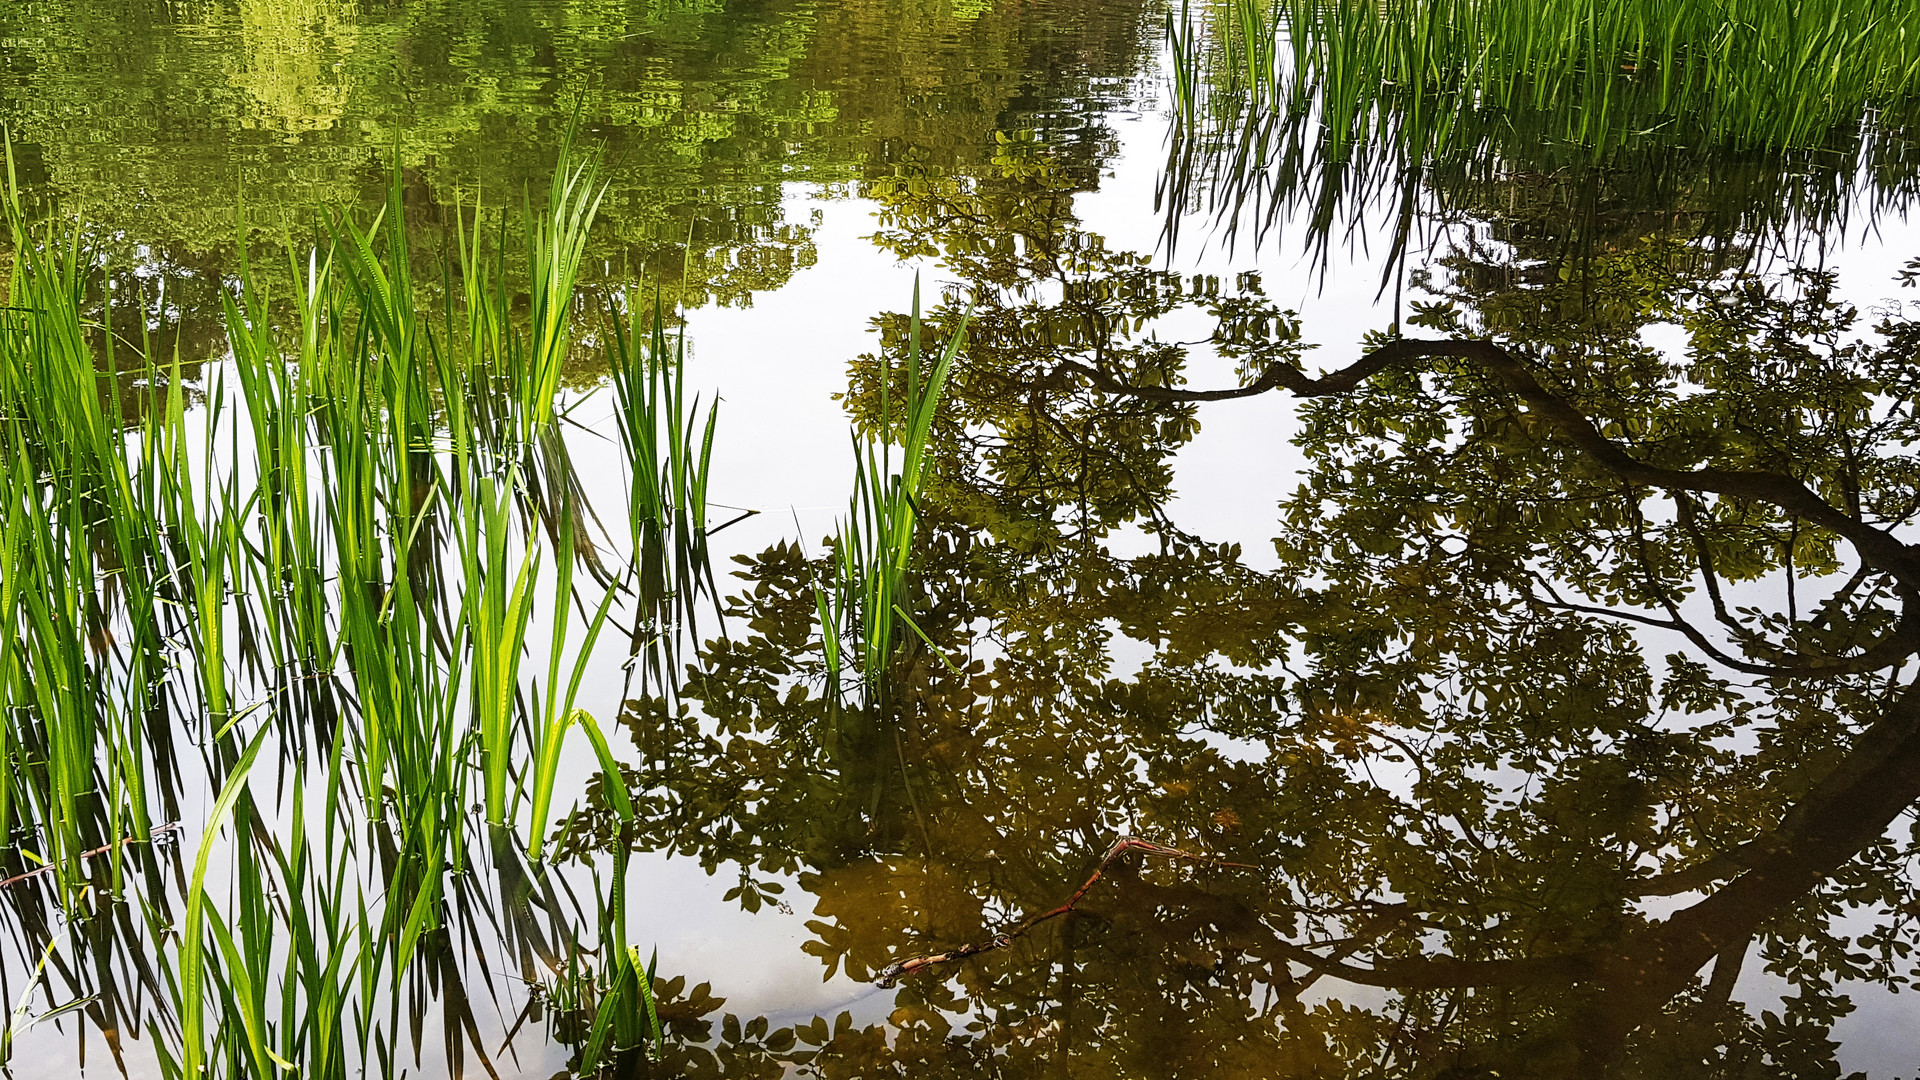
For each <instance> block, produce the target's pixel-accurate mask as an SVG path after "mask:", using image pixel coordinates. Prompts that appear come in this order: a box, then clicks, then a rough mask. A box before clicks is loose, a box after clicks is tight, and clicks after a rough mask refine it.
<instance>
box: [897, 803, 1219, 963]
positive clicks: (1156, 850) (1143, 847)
mask: <svg viewBox="0 0 1920 1080" xmlns="http://www.w3.org/2000/svg"><path fill="white" fill-rule="evenodd" d="M1129 851H1138V852H1140V853H1142V854H1145V855H1159V856H1162V857H1163V858H1169V859H1187V860H1190V861H1192V862H1201V863H1206V864H1208V865H1210V866H1224V867H1231V868H1233V869H1235V870H1251V869H1253V867H1251V866H1249V865H1247V864H1246V863H1236V862H1226V861H1224V860H1221V859H1216V858H1214V857H1212V856H1211V855H1194V854H1191V853H1189V852H1185V851H1181V850H1180V849H1178V848H1170V847H1163V846H1162V845H1160V844H1156V843H1154V842H1153V841H1151V840H1142V839H1140V838H1139V837H1137V836H1123V837H1121V838H1120V839H1119V840H1117V841H1115V842H1114V845H1113V846H1112V847H1110V848H1108V849H1107V853H1106V855H1105V856H1103V857H1102V858H1101V859H1100V865H1099V866H1096V867H1094V869H1093V875H1092V876H1091V877H1089V878H1087V880H1086V882H1085V883H1083V884H1082V885H1081V886H1080V887H1079V888H1078V889H1075V890H1074V892H1073V895H1072V896H1069V897H1067V902H1066V903H1064V904H1061V905H1060V906H1059V907H1057V908H1054V909H1052V910H1051V911H1043V912H1041V913H1040V914H1038V915H1032V916H1029V917H1027V918H1025V919H1023V920H1021V921H1020V923H1019V924H1018V925H1016V926H1014V927H1013V929H1011V930H1006V931H1003V932H1001V933H999V934H995V935H994V936H993V937H991V938H988V939H987V940H985V941H980V942H975V943H973V944H970V945H962V946H960V947H959V948H957V949H949V950H947V951H946V952H940V953H929V954H927V955H924V956H914V957H909V958H908V959H905V960H901V961H898V962H896V963H892V964H889V965H887V966H886V967H885V968H883V969H882V970H881V972H880V974H879V975H878V976H876V977H875V978H874V980H873V982H874V985H875V986H879V987H889V986H892V985H893V984H894V983H897V982H899V981H900V980H901V979H902V978H904V977H906V976H908V975H912V974H914V973H915V972H920V971H925V970H926V969H928V968H930V967H935V966H937V965H940V964H947V963H952V962H954V961H956V960H965V959H967V958H968V957H970V956H978V955H980V954H981V953H985V952H992V951H994V950H995V949H1004V948H1006V947H1007V946H1008V945H1011V944H1013V943H1014V941H1015V940H1017V939H1018V938H1020V937H1021V936H1022V935H1023V934H1025V933H1026V932H1027V931H1029V930H1031V929H1033V928H1034V927H1036V926H1038V925H1040V924H1041V923H1043V922H1046V921H1048V920H1049V919H1056V918H1059V917H1060V916H1062V915H1065V914H1068V913H1069V912H1071V911H1073V909H1074V908H1075V907H1076V906H1077V905H1078V904H1079V903H1080V901H1081V900H1082V899H1084V898H1085V897H1086V895H1087V893H1088V892H1089V891H1091V890H1092V889H1093V887H1094V885H1095V884H1096V883H1097V882H1099V880H1100V878H1101V876H1102V875H1104V874H1105V873H1106V872H1107V867H1109V866H1111V865H1113V861H1114V860H1115V859H1118V858H1119V857H1120V856H1122V855H1125V854H1126V853H1127V852H1129Z"/></svg>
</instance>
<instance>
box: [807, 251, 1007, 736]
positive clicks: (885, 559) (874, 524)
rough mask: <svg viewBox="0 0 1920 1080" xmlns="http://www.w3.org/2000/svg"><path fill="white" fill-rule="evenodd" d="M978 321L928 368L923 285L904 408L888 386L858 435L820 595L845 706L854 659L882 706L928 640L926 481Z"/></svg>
mask: <svg viewBox="0 0 1920 1080" xmlns="http://www.w3.org/2000/svg"><path fill="white" fill-rule="evenodd" d="M969 318H970V314H969V315H963V316H962V317H961V318H960V321H959V325H958V326H957V327H955V329H954V332H953V334H952V336H951V337H949V338H948V339H947V343H946V345H945V346H944V347H942V348H941V350H940V352H939V354H938V356H936V357H935V358H934V360H933V363H932V365H931V366H926V365H924V363H923V360H922V356H921V342H920V282H919V280H918V279H917V278H916V279H915V281H914V285H913V309H912V314H911V315H910V317H909V320H910V321H909V323H908V329H907V335H908V344H907V358H906V370H905V372H904V375H905V376H906V385H905V386H904V387H902V391H903V392H902V393H901V395H900V401H899V403H898V405H897V406H896V404H895V402H894V399H893V396H892V391H891V387H890V383H886V384H883V385H882V388H881V395H880V415H879V418H878V420H877V422H876V424H875V426H874V430H873V433H872V434H870V435H868V436H867V437H865V438H862V437H861V436H860V435H859V434H858V433H856V434H855V435H854V439H853V453H854V486H853V497H852V498H851V499H850V500H849V503H848V508H847V516H846V517H845V518H843V519H841V523H840V529H839V532H838V534H837V535H836V536H835V538H834V542H833V547H834V552H833V570H834V574H833V577H832V579H831V580H829V581H826V582H823V583H821V584H820V585H819V586H818V587H817V588H816V590H815V606H816V608H817V610H818V612H819V618H820V631H821V636H822V640H823V642H824V648H825V658H826V664H827V673H828V679H829V682H830V684H831V687H832V690H831V692H832V696H833V697H835V698H836V699H838V698H839V697H840V695H841V691H842V685H841V678H842V673H843V672H844V671H845V670H846V668H847V667H848V658H849V657H851V659H852V660H853V662H854V663H855V664H857V665H858V670H859V675H860V685H861V689H862V692H863V694H864V695H865V700H866V702H867V703H868V704H869V705H877V704H879V703H880V702H881V701H882V700H883V699H884V698H885V695H886V687H887V671H888V668H889V666H890V665H892V664H893V663H894V662H895V660H896V659H897V653H898V651H899V649H900V648H901V647H902V646H904V645H908V644H910V643H912V642H914V641H925V639H926V634H925V633H924V632H922V631H921V629H920V627H919V626H918V625H917V624H915V622H914V621H913V613H912V605H913V577H912V569H913V567H912V562H913V550H914V539H915V537H916V535H917V530H918V526H919V522H920V518H921V510H920V500H921V496H922V493H923V491H924V490H925V487H926V480H927V440H928V436H929V435H930V434H931V433H932V430H933V420H934V416H935V414H936V413H937V412H938V410H939V408H940V399H941V394H942V392H943V391H944V390H945V388H946V383H947V377H948V375H949V374H950V372H951V371H952V368H953V362H954V358H955V357H957V356H958V355H959V354H960V350H961V349H962V348H964V347H965V345H966V337H967V322H968V319H969ZM923 367H924V371H923ZM896 410H897V411H896ZM896 428H897V429H898V430H896ZM896 452H897V453H898V455H899V458H898V465H897V467H896V464H895V454H896ZM909 634H911V636H908V635H909ZM849 645H850V647H849Z"/></svg>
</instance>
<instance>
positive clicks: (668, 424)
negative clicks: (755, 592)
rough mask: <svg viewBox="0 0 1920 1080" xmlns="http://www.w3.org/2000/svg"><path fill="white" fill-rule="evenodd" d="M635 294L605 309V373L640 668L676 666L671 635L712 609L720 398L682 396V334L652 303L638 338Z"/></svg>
mask: <svg viewBox="0 0 1920 1080" xmlns="http://www.w3.org/2000/svg"><path fill="white" fill-rule="evenodd" d="M633 306H634V301H633V296H632V294H628V295H627V296H626V297H625V298H624V303H623V304H622V305H621V307H622V308H624V309H625V313H626V316H625V317H623V313H622V311H621V310H620V309H618V308H616V309H614V310H612V311H610V312H609V314H608V319H607V322H608V331H609V332H608V334H607V335H606V358H607V366H608V369H609V370H610V371H611V373H612V383H613V392H614V405H615V411H614V417H615V420H616V422H617V424H618V426H619V431H620V443H621V446H622V448H623V449H624V450H625V451H626V457H627V461H628V463H629V465H630V473H631V479H630V481H629V487H628V506H627V524H628V526H629V527H630V530H631V540H632V544H633V549H632V550H633V560H632V565H633V568H634V581H635V588H636V590H637V594H638V599H637V608H638V618H637V619H636V622H635V626H634V631H633V648H634V649H635V651H636V652H637V653H639V654H640V655H641V656H642V658H643V659H644V661H645V664H646V666H645V670H646V671H648V672H652V673H654V674H655V675H656V676H658V675H659V674H661V673H667V674H668V677H669V681H670V673H671V672H672V671H673V668H674V656H675V649H674V646H675V643H676V641H677V640H678V638H679V637H680V636H681V635H682V634H683V633H684V634H687V635H692V634H695V633H696V632H697V631H696V628H697V625H698V613H699V607H700V601H701V599H702V598H703V597H704V598H706V599H708V600H710V601H712V602H713V604H714V605H715V608H714V610H715V614H716V616H717V615H718V612H719V606H718V605H719V588H718V586H717V585H716V583H715V582H714V579H713V573H712V560H711V557H710V555H709V552H708V547H707V537H708V535H709V534H710V532H711V531H712V530H710V529H709V527H708V524H707V480H708V477H709V475H710V474H711V464H712V460H713V437H714V431H715V427H716V425H717V424H718V422H719V415H720V408H719V404H718V403H717V402H715V403H713V404H710V405H708V406H707V407H706V409H705V410H704V412H703V410H702V409H701V407H700V399H699V397H698V395H695V396H693V397H692V398H689V397H688V395H687V385H686V380H687V363H686V335H685V334H681V335H679V336H678V337H675V338H674V339H672V341H671V342H670V341H669V339H668V336H667V331H666V323H665V319H664V317H663V316H662V314H661V311H660V308H659V305H658V304H657V303H656V304H655V306H654V311H653V322H652V327H651V333H650V334H649V335H648V338H647V340H646V342H645V343H644V345H643V344H642V342H641V341H640V340H639V337H638V335H637V334H636V333H635V331H634V328H633V326H632V323H631V313H632V311H633Z"/></svg>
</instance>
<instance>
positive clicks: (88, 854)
mask: <svg viewBox="0 0 1920 1080" xmlns="http://www.w3.org/2000/svg"><path fill="white" fill-rule="evenodd" d="M179 827H180V823H179V822H177V821H170V822H168V823H166V824H165V825H162V826H160V827H159V828H157V829H154V830H152V831H151V832H149V833H147V838H148V839H149V840H151V839H152V838H154V837H156V836H159V835H160V834H161V833H170V832H172V831H174V830H175V829H178V828H179ZM139 839H140V838H139V837H137V836H123V837H121V838H120V839H118V840H115V841H114V842H113V843H111V844H104V845H102V846H100V847H97V848H94V849H93V850H92V851H83V852H81V853H80V854H79V855H77V856H75V858H74V860H73V861H74V862H86V861H87V860H88V859H91V858H93V857H94V856H95V855H105V854H106V853H107V852H109V851H112V850H113V849H114V848H117V847H122V846H124V845H127V844H131V843H134V842H135V841H137V840H139ZM54 865H55V864H53V863H48V864H46V865H45V866H37V867H35V868H33V869H32V870H29V871H27V872H26V873H24V874H15V875H13V876H12V877H10V878H7V879H6V880H5V881H0V889H4V888H6V887H7V886H9V885H18V884H20V883H21V882H23V881H28V880H31V879H33V878H37V877H39V876H40V875H42V874H51V873H53V870H54Z"/></svg>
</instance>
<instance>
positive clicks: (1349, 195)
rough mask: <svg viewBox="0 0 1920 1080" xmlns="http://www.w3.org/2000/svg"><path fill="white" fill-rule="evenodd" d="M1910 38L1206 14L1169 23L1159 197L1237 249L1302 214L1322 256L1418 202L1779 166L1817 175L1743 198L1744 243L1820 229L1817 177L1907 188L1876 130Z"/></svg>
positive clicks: (1835, 6) (1797, 10) (1285, 9)
mask: <svg viewBox="0 0 1920 1080" xmlns="http://www.w3.org/2000/svg"><path fill="white" fill-rule="evenodd" d="M1916 42H1920V7H1916V6H1915V5H1913V4H1911V3H1909V2H1907V0H1625V2H1617V3H1616V2H1603V0H1217V2H1215V3H1211V4H1208V5H1206V6H1205V7H1204V9H1202V10H1200V11H1198V12H1195V13H1193V15H1192V17H1191V18H1189V17H1188V12H1187V11H1186V10H1185V9H1183V11H1182V17H1180V18H1178V19H1171V20H1169V23H1168V43H1169V66H1170V75H1171V82H1172V84H1173V101H1174V117H1175V136H1176V137H1175V139H1174V142H1173V145H1172V147H1171V151H1170V156H1169V161H1168V169H1167V174H1166V177H1165V179H1164V180H1163V186H1162V192H1161V194H1162V201H1163V205H1164V206H1165V207H1166V208H1167V209H1168V212H1169V215H1170V217H1169V228H1170V229H1174V228H1176V227H1177V217H1178V215H1179V214H1180V213H1183V212H1186V211H1189V210H1192V209H1195V208H1198V207H1199V206H1201V205H1205V206H1207V207H1209V208H1210V209H1212V211H1213V212H1214V213H1216V214H1218V215H1220V216H1221V217H1222V219H1223V220H1224V221H1225V222H1226V224H1227V228H1228V234H1229V236H1230V237H1231V236H1232V235H1233V231H1234V229H1235V228H1236V227H1237V225H1238V223H1239V221H1240V220H1241V218H1242V217H1243V216H1245V215H1246V214H1247V211H1249V210H1250V209H1251V210H1257V211H1259V213H1256V214H1255V215H1254V217H1255V219H1256V224H1258V225H1259V226H1260V227H1261V228H1262V229H1263V230H1264V228H1265V227H1266V225H1268V224H1270V223H1271V222H1272V220H1273V217H1274V215H1275V214H1277V213H1278V212H1280V211H1284V210H1287V209H1290V208H1305V209H1307V211H1308V214H1309V218H1310V225H1311V228H1310V233H1311V239H1312V241H1313V242H1314V243H1315V244H1317V245H1320V246H1322V247H1324V245H1325V243H1326V242H1327V240H1328V238H1329V237H1330V236H1331V235H1333V234H1334V233H1335V232H1336V231H1337V226H1338V218H1339V216H1340V214H1341V212H1342V210H1343V208H1345V209H1347V210H1349V211H1352V212H1357V211H1358V209H1359V208H1361V207H1365V206H1366V205H1368V204H1369V203H1370V202H1372V201H1374V200H1378V199H1382V198H1385V199H1387V200H1388V201H1389V203H1390V205H1389V212H1392V213H1395V214H1397V215H1398V216H1399V217H1401V218H1402V219H1403V221H1404V219H1406V218H1407V217H1408V216H1409V215H1410V214H1411V212H1412V210H1413V207H1414V205H1415V204H1416V202H1417V201H1418V200H1419V199H1421V198H1422V197H1423V194H1422V192H1423V188H1430V187H1434V186H1443V187H1448V188H1454V187H1459V186H1465V185H1471V184H1473V183H1477V182H1478V183H1484V182H1485V181H1486V180H1487V179H1488V178H1491V177H1496V176H1499V175H1502V174H1506V173H1513V172H1520V173H1537V174H1542V175H1548V174H1557V172H1558V171H1559V170H1562V169H1568V168H1572V169H1583V168H1588V167H1593V166H1600V167H1607V168H1612V169H1615V170H1616V171H1618V172H1620V173H1622V174H1623V175H1625V176H1628V177H1630V176H1631V175H1632V174H1635V173H1640V172H1647V171H1648V170H1647V169H1646V168H1644V167H1643V166H1642V165H1641V164H1639V163H1640V162H1641V159H1642V157H1645V158H1646V160H1647V161H1649V162H1654V161H1658V162H1660V163H1663V166H1664V167H1663V168H1660V169H1655V170H1652V171H1653V172H1655V173H1658V174H1665V173H1667V172H1671V171H1672V168H1673V167H1674V163H1680V164H1682V165H1684V166H1685V167H1689V168H1698V169H1700V170H1702V171H1703V172H1706V173H1708V174H1716V173H1726V172H1728V171H1731V170H1737V169H1738V168H1739V167H1740V166H1741V164H1742V163H1743V162H1745V161H1747V160H1748V159H1749V158H1751V157H1752V156H1753V155H1755V154H1771V155H1788V156H1792V157H1793V158H1794V160H1799V159H1800V158H1802V157H1804V158H1807V159H1808V160H1807V164H1806V167H1803V168H1799V169H1793V168H1789V169H1785V170H1776V172H1780V173H1781V174H1782V175H1780V176H1778V177H1776V178H1775V180H1774V182H1773V184H1772V185H1771V188H1770V189H1757V190H1754V191H1751V192H1746V193H1744V195H1743V197H1744V198H1745V199H1746V202H1745V203H1744V204H1743V205H1742V206H1741V207H1740V208H1739V213H1740V214H1741V215H1742V217H1743V218H1744V219H1745V220H1743V222H1742V225H1741V228H1743V229H1744V230H1745V231H1746V232H1748V233H1753V232H1757V231H1762V230H1763V229H1764V227H1765V226H1766V225H1767V224H1768V223H1778V222H1782V221H1784V220H1786V219H1787V218H1789V217H1791V216H1793V215H1795V214H1798V215H1799V216H1800V217H1802V218H1804V219H1806V220H1809V221H1810V222H1811V223H1812V224H1814V225H1815V226H1819V225H1821V224H1823V223H1824V222H1826V221H1827V220H1830V219H1831V218H1832V217H1833V216H1834V215H1835V214H1837V213H1838V212H1839V203H1840V202H1842V201H1844V200H1840V199H1838V198H1837V197H1836V195H1835V194H1834V193H1833V192H1830V191H1824V190H1822V189H1821V188H1819V187H1818V186H1817V185H1811V184H1810V183H1808V182H1806V181H1805V178H1804V177H1802V174H1804V173H1807V172H1808V169H1809V168H1812V169H1813V171H1814V172H1819V171H1821V170H1826V171H1833V170H1839V171H1841V172H1843V173H1844V174H1845V177H1844V179H1843V180H1842V181H1841V182H1840V183H1839V185H1838V187H1839V189H1840V191H1841V192H1842V193H1844V192H1845V191H1847V190H1850V188H1851V187H1852V183H1853V177H1854V174H1855V170H1856V169H1857V168H1858V166H1859V164H1860V163H1862V161H1864V162H1865V163H1867V164H1869V165H1871V166H1872V171H1874V172H1877V173H1885V174H1888V175H1908V174H1910V171H1911V170H1910V168H1908V167H1907V166H1906V165H1904V164H1903V163H1902V162H1901V161H1898V160H1895V158H1897V156H1898V155H1897V153H1896V151H1895V150H1894V149H1893V148H1892V146H1891V144H1890V143H1889V141H1888V140H1887V139H1886V138H1884V137H1883V134H1882V133H1884V132H1886V131H1888V130H1892V129H1894V128H1897V127H1899V126H1900V125H1901V124H1902V123H1905V122H1909V121H1910V120H1911V118H1912V106H1913V103H1914V101H1915V98H1916V91H1917V90H1920V46H1917V45H1916ZM1633 155H1640V156H1633ZM1815 165H1817V166H1818V168H1814V166H1815ZM1796 177H1800V178H1801V181H1800V186H1798V187H1796V186H1795V182H1796V180H1795V178H1796ZM1803 188H1804V190H1803ZM1392 203H1398V204H1399V205H1398V206H1397V207H1395V206H1392V205H1391V204H1392ZM1399 242H1401V243H1404V242H1405V237H1404V236H1402V237H1400V238H1399Z"/></svg>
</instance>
